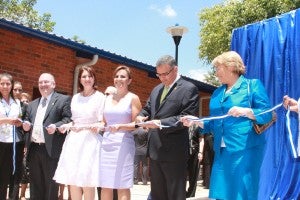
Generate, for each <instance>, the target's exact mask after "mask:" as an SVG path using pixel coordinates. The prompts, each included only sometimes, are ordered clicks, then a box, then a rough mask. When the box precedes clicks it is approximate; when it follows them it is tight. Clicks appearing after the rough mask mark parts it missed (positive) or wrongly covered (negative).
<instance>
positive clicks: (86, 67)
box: [78, 66, 98, 91]
mask: <svg viewBox="0 0 300 200" xmlns="http://www.w3.org/2000/svg"><path fill="white" fill-rule="evenodd" d="M84 71H87V72H88V73H89V74H90V75H91V76H92V77H93V78H94V85H93V88H94V89H95V90H97V88H98V87H97V83H96V81H97V79H96V72H95V70H94V68H93V67H90V66H82V67H80V69H79V74H78V87H79V89H80V90H81V91H83V85H82V84H81V83H80V78H81V75H82V73H83V72H84Z"/></svg>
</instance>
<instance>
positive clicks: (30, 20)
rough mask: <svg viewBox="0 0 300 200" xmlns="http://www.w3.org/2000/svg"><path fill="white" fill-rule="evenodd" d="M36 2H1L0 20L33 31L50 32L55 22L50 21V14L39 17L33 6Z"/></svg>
mask: <svg viewBox="0 0 300 200" xmlns="http://www.w3.org/2000/svg"><path fill="white" fill-rule="evenodd" d="M36 2H37V1H36V0H1V2H0V18H4V19H7V20H11V21H14V22H16V23H20V24H23V25H25V26H28V27H30V28H33V29H39V30H42V31H46V32H52V31H53V29H54V26H55V22H53V21H51V14H50V13H44V14H43V15H41V16H40V15H39V14H38V12H37V11H36V10H34V9H33V6H34V5H35V4H36Z"/></svg>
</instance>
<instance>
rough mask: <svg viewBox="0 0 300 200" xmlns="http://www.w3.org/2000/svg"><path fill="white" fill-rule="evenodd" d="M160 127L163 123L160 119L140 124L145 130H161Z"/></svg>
mask: <svg viewBox="0 0 300 200" xmlns="http://www.w3.org/2000/svg"><path fill="white" fill-rule="evenodd" d="M160 125H161V122H160V120H158V119H154V120H151V121H147V122H145V123H141V124H139V126H140V127H143V128H145V129H149V128H160Z"/></svg>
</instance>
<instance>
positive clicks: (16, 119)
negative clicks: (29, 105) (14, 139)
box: [12, 118, 22, 127]
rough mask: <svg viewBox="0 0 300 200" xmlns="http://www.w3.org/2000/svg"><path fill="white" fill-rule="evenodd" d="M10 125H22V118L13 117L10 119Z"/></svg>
mask: <svg viewBox="0 0 300 200" xmlns="http://www.w3.org/2000/svg"><path fill="white" fill-rule="evenodd" d="M12 125H15V126H16V127H20V126H22V120H21V119H20V118H14V119H12Z"/></svg>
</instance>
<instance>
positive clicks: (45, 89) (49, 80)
mask: <svg viewBox="0 0 300 200" xmlns="http://www.w3.org/2000/svg"><path fill="white" fill-rule="evenodd" d="M54 88H55V80H54V77H53V76H52V75H51V74H48V73H44V74H42V75H41V76H40V78H39V91H40V93H41V95H42V96H43V97H47V96H48V95H50V94H51V93H52V92H53V91H54Z"/></svg>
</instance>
